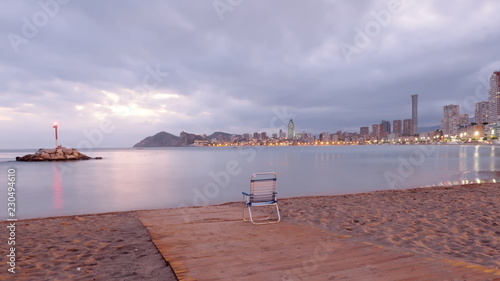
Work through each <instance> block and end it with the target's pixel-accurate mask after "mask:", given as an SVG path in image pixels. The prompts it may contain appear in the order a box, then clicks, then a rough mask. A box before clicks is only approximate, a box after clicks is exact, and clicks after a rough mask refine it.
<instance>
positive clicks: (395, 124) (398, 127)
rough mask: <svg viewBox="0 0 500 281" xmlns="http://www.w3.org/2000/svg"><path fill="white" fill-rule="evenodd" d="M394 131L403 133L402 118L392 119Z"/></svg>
mask: <svg viewBox="0 0 500 281" xmlns="http://www.w3.org/2000/svg"><path fill="white" fill-rule="evenodd" d="M392 132H393V133H394V134H402V133H403V123H402V121H401V120H394V121H392Z"/></svg>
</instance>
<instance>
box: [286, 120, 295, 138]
mask: <svg viewBox="0 0 500 281" xmlns="http://www.w3.org/2000/svg"><path fill="white" fill-rule="evenodd" d="M294 137H295V124H293V120H292V119H290V122H288V138H289V139H293V138H294Z"/></svg>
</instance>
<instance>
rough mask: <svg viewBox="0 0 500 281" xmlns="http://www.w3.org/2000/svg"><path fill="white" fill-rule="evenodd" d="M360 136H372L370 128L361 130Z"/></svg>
mask: <svg viewBox="0 0 500 281" xmlns="http://www.w3.org/2000/svg"><path fill="white" fill-rule="evenodd" d="M359 134H360V135H361V136H363V137H365V136H368V135H369V134H370V128H368V127H361V128H359Z"/></svg>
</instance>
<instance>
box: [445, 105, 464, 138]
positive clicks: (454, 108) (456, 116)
mask: <svg viewBox="0 0 500 281" xmlns="http://www.w3.org/2000/svg"><path fill="white" fill-rule="evenodd" d="M459 125H460V106H459V105H455V104H450V105H446V106H443V119H442V120H441V129H443V134H444V135H448V136H456V135H457V134H458V126H459Z"/></svg>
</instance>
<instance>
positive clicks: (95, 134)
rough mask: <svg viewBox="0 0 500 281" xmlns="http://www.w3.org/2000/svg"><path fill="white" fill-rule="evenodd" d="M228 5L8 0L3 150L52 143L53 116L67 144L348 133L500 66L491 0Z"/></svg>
mask: <svg viewBox="0 0 500 281" xmlns="http://www.w3.org/2000/svg"><path fill="white" fill-rule="evenodd" d="M228 3H230V4H228V5H230V9H227V10H225V11H221V10H217V9H216V7H214V5H213V2H205V3H198V4H196V5H192V4H189V3H184V2H177V1H157V0H152V1H150V2H148V4H146V5H145V4H144V3H139V2H137V1H134V0H124V1H120V2H118V1H114V0H111V1H105V2H102V3H93V2H80V1H59V0H53V1H52V0H51V1H40V2H32V1H25V0H21V1H12V0H8V5H5V9H4V10H2V11H0V13H1V14H2V16H1V17H0V22H1V24H0V29H1V30H2V32H3V34H4V37H3V39H2V40H0V50H1V52H0V62H1V63H0V71H1V72H2V75H1V76H0V80H1V82H2V83H0V85H1V86H0V130H1V132H2V138H0V149H9V148H34V147H35V148H36V147H50V146H53V136H52V135H53V131H52V130H53V129H52V125H53V123H54V122H58V123H59V125H60V131H59V133H60V141H61V144H62V145H65V146H69V147H76V146H78V144H79V143H80V142H82V141H89V139H90V140H91V143H92V146H93V147H130V146H131V145H133V144H134V143H135V142H136V141H137V140H139V139H142V138H143V137H144V136H148V135H152V134H155V133H156V132H159V131H169V132H173V133H175V134H178V133H179V132H182V131H188V132H197V133H202V134H209V133H211V132H214V131H224V132H230V133H244V132H254V131H260V132H261V131H265V130H268V131H271V130H273V131H278V130H279V128H283V129H284V130H285V131H286V126H287V124H288V121H289V120H290V119H293V120H294V121H295V120H297V124H296V126H297V132H304V131H305V132H310V133H311V134H314V135H318V134H320V133H322V132H324V131H325V130H340V131H344V132H345V131H347V132H359V128H360V126H371V125H372V124H373V123H375V122H380V121H381V120H386V121H389V122H391V125H393V124H392V123H393V121H394V120H396V119H401V120H405V119H407V118H408V119H410V118H412V115H411V104H410V103H409V97H408V96H409V95H411V94H415V93H418V94H419V96H420V97H421V100H419V107H418V122H419V123H418V127H429V126H434V125H439V123H440V120H441V118H442V107H443V105H447V104H459V105H461V111H462V112H464V113H468V114H469V115H471V116H472V115H474V110H475V108H474V103H473V102H471V101H476V100H487V95H488V86H489V80H490V76H491V73H492V72H493V71H494V70H497V69H498V68H499V65H500V58H498V51H497V46H498V45H499V43H500V36H498V35H500V31H499V30H498V28H496V27H497V26H499V25H500V18H499V17H498V16H497V14H496V11H498V10H500V3H498V2H497V1H490V0H483V1H474V2H460V3H456V4H454V5H453V9H448V4H446V3H439V2H435V1H419V2H411V1H382V0H380V1H369V2H359V3H358V2H332V1H326V0H320V1H317V2H315V3H314V4H311V3H304V2H302V1H296V0H290V1H287V2H279V1H278V2H275V1H272V2H269V1H267V2H265V1H229V2H228ZM263 11H266V12H263ZM478 18H480V19H481V21H477V19H478ZM427 19H429V20H427ZM452 27H453V29H454V30H455V32H453V33H450V32H449V30H450V28H452ZM457 58H460V59H457Z"/></svg>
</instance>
